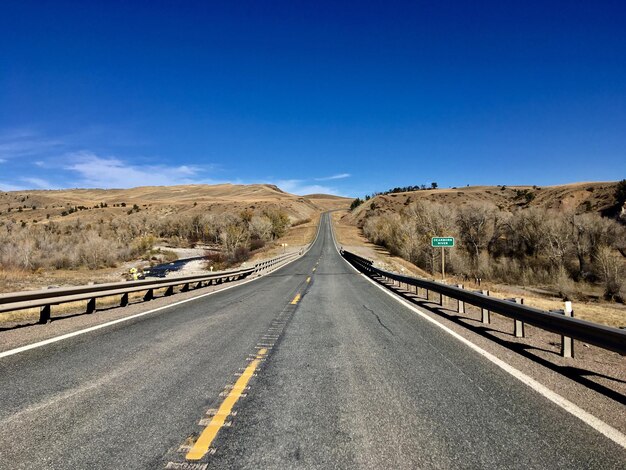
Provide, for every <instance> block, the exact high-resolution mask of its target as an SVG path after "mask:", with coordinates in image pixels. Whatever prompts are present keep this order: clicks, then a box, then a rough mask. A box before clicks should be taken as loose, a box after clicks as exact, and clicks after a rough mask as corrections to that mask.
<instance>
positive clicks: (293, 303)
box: [291, 294, 301, 305]
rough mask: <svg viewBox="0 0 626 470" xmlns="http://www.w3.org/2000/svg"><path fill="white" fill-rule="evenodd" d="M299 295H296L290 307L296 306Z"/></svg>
mask: <svg viewBox="0 0 626 470" xmlns="http://www.w3.org/2000/svg"><path fill="white" fill-rule="evenodd" d="M300 297H301V296H300V294H296V296H295V297H294V298H293V300H292V301H291V305H296V304H297V303H298V302H299V301H300Z"/></svg>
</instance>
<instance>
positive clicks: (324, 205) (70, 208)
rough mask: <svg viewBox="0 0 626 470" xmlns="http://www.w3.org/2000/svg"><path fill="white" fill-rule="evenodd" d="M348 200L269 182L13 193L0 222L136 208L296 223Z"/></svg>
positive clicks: (1, 201)
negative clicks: (265, 214)
mask: <svg viewBox="0 0 626 470" xmlns="http://www.w3.org/2000/svg"><path fill="white" fill-rule="evenodd" d="M349 202H350V200H349V199H347V198H341V197H337V196H330V195H312V197H310V198H309V197H302V196H297V195H294V194H289V193H286V192H284V191H282V190H281V189H279V188H278V187H276V186H274V185H269V184H253V185H234V184H220V185H186V186H144V187H137V188H130V189H64V190H33V191H14V192H8V193H0V221H2V220H3V219H9V220H15V221H16V222H20V221H23V222H25V223H27V224H31V223H46V221H49V220H53V221H55V220H59V221H60V220H63V221H70V220H72V219H76V218H80V219H81V220H82V221H85V222H88V221H89V219H91V218H98V219H100V218H105V219H108V218H113V217H115V218H117V217H124V216H125V215H126V214H127V213H128V211H130V210H131V209H132V208H133V206H136V207H137V208H138V209H139V211H142V212H144V213H146V214H150V215H151V216H154V217H159V216H167V215H170V214H172V213H176V214H181V215H195V214H200V213H222V212H226V211H228V212H239V211H241V210H244V209H251V210H253V211H262V210H263V209H268V208H280V209H281V210H283V211H285V212H286V213H287V214H288V215H289V217H290V218H291V219H293V220H298V219H305V218H309V217H312V216H313V215H314V214H316V213H317V212H320V211H322V210H327V209H334V208H341V207H346V206H347V205H348V204H349ZM74 208H76V209H77V210H76V211H74ZM34 221H37V222H34Z"/></svg>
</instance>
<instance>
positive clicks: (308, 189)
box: [274, 179, 339, 196]
mask: <svg viewBox="0 0 626 470" xmlns="http://www.w3.org/2000/svg"><path fill="white" fill-rule="evenodd" d="M274 184H276V186H278V187H279V188H280V189H282V190H283V191H286V192H288V193H292V194H297V195H299V196H304V195H306V194H336V195H339V192H338V191H337V189H335V188H331V187H330V186H322V185H319V184H309V183H307V181H306V180H300V179H288V180H278V181H276V182H275V183H274Z"/></svg>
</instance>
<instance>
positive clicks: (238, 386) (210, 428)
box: [185, 348, 267, 460]
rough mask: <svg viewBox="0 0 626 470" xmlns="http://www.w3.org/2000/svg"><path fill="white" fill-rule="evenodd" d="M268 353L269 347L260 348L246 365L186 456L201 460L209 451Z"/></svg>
mask: <svg viewBox="0 0 626 470" xmlns="http://www.w3.org/2000/svg"><path fill="white" fill-rule="evenodd" d="M266 354H267V349H265V348H264V349H260V350H259V352H258V354H257V355H256V357H255V359H254V360H253V361H252V362H251V363H250V364H248V367H246V369H245V370H244V372H243V374H241V376H240V377H239V379H237V382H235V385H234V386H233V388H232V389H231V390H230V392H229V393H228V395H227V396H226V399H225V400H224V401H223V402H222V404H221V405H220V407H219V408H218V410H217V413H215V415H214V416H213V418H212V419H211V422H210V423H209V424H208V425H207V426H206V428H204V431H202V434H200V437H199V438H198V440H197V441H196V443H195V444H194V445H193V447H192V448H191V450H190V451H189V452H187V455H186V456H185V458H186V459H187V460H200V459H201V458H202V457H204V456H205V455H206V453H207V452H208V451H209V447H210V446H211V443H212V442H213V440H214V439H215V437H216V436H217V433H218V432H219V431H220V429H221V428H222V426H224V423H225V422H226V418H227V417H228V416H229V415H230V413H231V411H232V409H233V406H234V405H235V403H237V400H239V398H241V395H242V393H243V391H244V390H245V389H246V387H247V385H248V382H249V381H250V378H251V377H252V375H253V374H254V372H255V371H256V369H257V368H258V367H259V363H260V362H261V360H262V359H263V357H264V356H265V355H266Z"/></svg>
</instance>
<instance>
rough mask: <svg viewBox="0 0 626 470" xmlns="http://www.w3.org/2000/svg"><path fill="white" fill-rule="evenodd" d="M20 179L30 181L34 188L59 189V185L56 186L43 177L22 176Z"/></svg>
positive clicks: (29, 183)
mask: <svg viewBox="0 0 626 470" xmlns="http://www.w3.org/2000/svg"><path fill="white" fill-rule="evenodd" d="M20 180H21V181H24V182H25V183H28V185H29V186H30V188H32V189H58V187H57V186H55V185H54V184H52V183H50V182H49V181H48V180H45V179H43V178H34V177H30V178H20Z"/></svg>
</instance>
